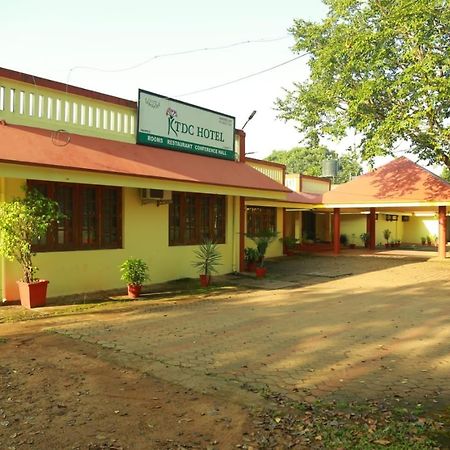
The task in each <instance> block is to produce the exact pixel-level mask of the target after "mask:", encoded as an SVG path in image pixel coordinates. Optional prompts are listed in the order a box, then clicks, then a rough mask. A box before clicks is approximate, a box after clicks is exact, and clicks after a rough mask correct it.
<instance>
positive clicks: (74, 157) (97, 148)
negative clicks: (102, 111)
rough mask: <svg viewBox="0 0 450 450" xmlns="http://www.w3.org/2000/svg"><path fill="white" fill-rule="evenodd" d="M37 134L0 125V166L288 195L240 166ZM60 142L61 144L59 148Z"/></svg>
mask: <svg viewBox="0 0 450 450" xmlns="http://www.w3.org/2000/svg"><path fill="white" fill-rule="evenodd" d="M68 135H70V142H69V143H68V144H67V145H57V144H61V143H63V144H65V141H64V139H62V138H63V137H62V136H57V135H55V133H54V132H52V131H49V130H43V129H39V128H31V127H24V126H18V125H4V126H2V125H0V161H2V162H7V163H16V164H27V165H38V166H46V167H53V168H60V169H76V170H87V171H95V172H102V173H110V174H117V175H128V176H139V177H146V178H157V179H166V180H175V181H183V182H191V183H201V184H208V185H219V186H228V187H238V188H249V189H258V190H265V191H278V192H280V191H281V192H286V193H287V192H290V191H289V189H287V188H285V187H284V186H283V185H281V184H279V183H277V182H275V181H273V180H272V179H270V178H268V177H266V176H265V175H263V174H261V173H260V172H258V171H257V170H255V169H253V168H252V167H250V166H248V165H247V164H245V163H240V162H235V161H228V160H224V159H217V158H211V157H206V156H198V155H192V154H189V153H182V152H175V151H170V150H164V149H160V148H156V147H147V146H143V145H136V144H128V143H124V142H118V141H112V140H107V139H100V138H94V137H88V136H81V135H77V134H73V133H68ZM60 141H62V142H60Z"/></svg>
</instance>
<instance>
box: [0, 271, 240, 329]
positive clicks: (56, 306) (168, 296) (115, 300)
mask: <svg viewBox="0 0 450 450" xmlns="http://www.w3.org/2000/svg"><path fill="white" fill-rule="evenodd" d="M237 291H239V288H238V287H235V286H224V285H211V286H209V287H207V288H202V287H199V285H198V280H192V279H183V280H176V281H174V282H172V283H170V285H166V286H164V288H161V289H155V290H153V291H151V292H147V293H143V294H142V295H141V297H139V298H138V299H130V298H128V296H126V295H117V296H114V297H109V298H98V299H95V298H93V299H88V300H83V299H82V298H80V299H64V300H63V301H62V302H61V303H58V300H57V299H50V300H49V302H48V303H47V306H45V307H43V308H36V309H26V308H23V307H21V306H4V307H1V308H0V323H15V322H22V321H28V320H38V319H46V318H52V317H63V316H69V315H74V314H85V313H97V312H114V311H117V312H120V311H124V310H126V309H130V308H138V307H142V306H148V305H152V303H153V304H155V303H159V304H160V303H164V302H173V301H177V302H180V301H183V300H196V299H211V298H213V297H214V296H219V295H221V294H224V293H227V292H230V294H231V293H234V292H237Z"/></svg>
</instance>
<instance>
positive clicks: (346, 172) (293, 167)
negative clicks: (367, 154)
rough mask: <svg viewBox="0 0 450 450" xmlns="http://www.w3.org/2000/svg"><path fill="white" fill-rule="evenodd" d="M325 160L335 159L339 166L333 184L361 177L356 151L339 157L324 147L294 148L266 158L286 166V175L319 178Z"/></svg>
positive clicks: (273, 153)
mask: <svg viewBox="0 0 450 450" xmlns="http://www.w3.org/2000/svg"><path fill="white" fill-rule="evenodd" d="M326 159H336V160H337V161H338V165H339V171H338V175H337V177H336V178H335V180H334V182H335V183H337V184H339V183H345V182H347V181H349V180H350V179H351V177H352V176H355V175H361V173H362V167H361V163H360V160H359V158H358V155H357V153H356V151H354V150H348V151H347V152H345V153H344V154H343V155H341V156H340V157H339V156H338V154H337V153H336V152H334V151H332V150H329V149H327V148H326V147H323V146H319V147H294V148H293V149H291V150H286V151H284V150H274V151H273V152H272V153H271V154H270V155H269V156H268V157H267V158H266V160H267V161H273V162H277V163H280V164H285V165H286V171H287V172H288V173H302V174H304V175H313V176H316V177H317V176H321V175H322V163H323V161H324V160H326Z"/></svg>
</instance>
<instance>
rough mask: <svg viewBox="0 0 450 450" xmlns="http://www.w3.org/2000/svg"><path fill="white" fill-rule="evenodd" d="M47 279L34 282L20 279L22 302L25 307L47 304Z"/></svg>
mask: <svg viewBox="0 0 450 450" xmlns="http://www.w3.org/2000/svg"><path fill="white" fill-rule="evenodd" d="M48 283H49V282H48V281H47V280H39V281H35V282H33V283H25V282H24V281H18V282H17V285H18V287H19V295H20V303H21V305H22V306H25V308H30V309H31V308H37V307H38V306H45V300H46V298H47V285H48Z"/></svg>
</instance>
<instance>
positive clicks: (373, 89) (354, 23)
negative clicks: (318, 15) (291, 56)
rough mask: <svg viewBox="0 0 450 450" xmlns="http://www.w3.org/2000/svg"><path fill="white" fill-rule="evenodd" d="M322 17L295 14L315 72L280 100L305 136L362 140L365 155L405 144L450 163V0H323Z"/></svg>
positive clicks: (299, 42)
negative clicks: (325, 9) (351, 136)
mask: <svg viewBox="0 0 450 450" xmlns="http://www.w3.org/2000/svg"><path fill="white" fill-rule="evenodd" d="M324 3H325V4H326V5H327V6H328V8H329V12H328V15H327V17H326V18H325V19H324V20H323V21H321V22H320V23H313V22H307V21H304V20H295V21H294V25H293V27H292V28H291V30H290V31H291V33H292V34H293V36H294V38H295V40H296V44H295V46H294V52H297V53H303V52H307V53H309V55H310V59H309V66H310V77H309V79H308V80H307V81H305V82H302V83H297V84H296V85H295V89H294V90H292V91H290V92H287V93H286V97H285V98H284V99H278V100H277V106H278V109H279V111H280V116H281V117H283V118H285V119H293V120H296V121H297V122H298V128H299V130H300V131H301V132H303V133H304V134H305V136H306V138H309V139H313V140H317V139H318V138H320V137H324V136H329V137H334V138H342V137H343V136H345V135H346V134H347V132H348V131H349V130H352V131H353V132H356V133H358V134H359V135H360V136H361V137H362V139H361V142H360V144H359V148H358V150H359V151H360V152H361V155H362V157H363V158H364V159H366V160H369V161H370V160H372V159H373V158H374V157H375V156H377V155H387V154H393V152H394V150H395V148H396V146H398V145H399V144H401V143H406V144H408V145H409V147H410V150H409V151H410V152H412V153H414V154H416V155H417V156H418V157H419V158H420V159H421V160H424V161H427V162H429V163H430V164H431V163H433V164H436V163H441V164H444V165H446V166H448V167H450V146H449V142H450V130H449V123H450V121H449V118H450V52H449V43H450V5H449V2H448V0H324Z"/></svg>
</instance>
